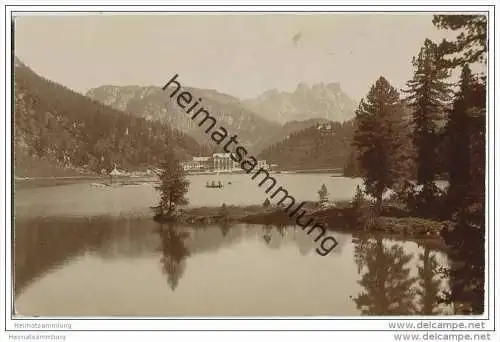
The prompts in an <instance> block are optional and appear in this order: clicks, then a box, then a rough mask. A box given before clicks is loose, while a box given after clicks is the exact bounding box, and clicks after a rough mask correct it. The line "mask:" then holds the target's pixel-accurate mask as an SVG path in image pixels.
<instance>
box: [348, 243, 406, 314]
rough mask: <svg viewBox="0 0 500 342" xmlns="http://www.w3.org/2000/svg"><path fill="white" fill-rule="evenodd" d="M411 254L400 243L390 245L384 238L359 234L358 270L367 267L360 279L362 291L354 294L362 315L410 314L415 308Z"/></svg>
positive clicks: (357, 249) (357, 248) (356, 258)
mask: <svg viewBox="0 0 500 342" xmlns="http://www.w3.org/2000/svg"><path fill="white" fill-rule="evenodd" d="M411 259H412V255H411V254H407V253H405V251H404V249H403V247H401V246H400V245H392V246H390V247H387V246H385V245H384V243H383V242H382V238H380V237H378V238H376V239H367V238H365V237H361V238H359V241H358V244H357V246H356V257H355V260H356V263H357V266H358V272H361V271H362V270H363V269H365V268H366V272H365V273H364V274H363V275H362V277H361V279H360V280H359V281H358V283H359V284H360V285H361V286H362V287H363V291H362V292H360V293H359V294H358V296H357V297H356V298H354V302H355V303H356V306H357V308H358V309H359V310H360V311H361V313H362V314H363V315H405V314H406V315H407V314H411V313H413V312H414V310H413V301H412V299H413V297H414V295H415V293H414V290H413V289H412V286H413V283H414V282H415V280H416V279H415V277H411V276H410V268H409V265H408V263H409V262H410V260H411Z"/></svg>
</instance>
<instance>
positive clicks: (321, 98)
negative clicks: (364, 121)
mask: <svg viewBox="0 0 500 342" xmlns="http://www.w3.org/2000/svg"><path fill="white" fill-rule="evenodd" d="M244 104H245V106H246V107H247V108H249V109H251V110H253V111H255V112H256V113H259V114H260V115H263V116H265V117H266V118H267V119H269V120H275V121H277V122H280V123H285V122H287V121H293V120H307V119H312V118H323V119H328V120H330V121H339V122H343V121H345V120H349V119H352V118H353V117H354V111H355V109H356V107H357V104H356V102H355V101H353V100H352V99H351V98H349V96H348V95H347V94H346V93H344V92H343V91H342V89H341V87H340V84H339V83H330V84H323V83H321V84H315V85H313V86H312V87H309V86H308V85H306V84H305V83H300V84H299V85H298V86H297V89H296V90H295V91H294V92H292V93H289V92H280V91H278V90H276V89H273V90H268V91H266V92H264V93H263V94H261V95H260V96H258V97H257V98H255V99H249V100H245V101H244Z"/></svg>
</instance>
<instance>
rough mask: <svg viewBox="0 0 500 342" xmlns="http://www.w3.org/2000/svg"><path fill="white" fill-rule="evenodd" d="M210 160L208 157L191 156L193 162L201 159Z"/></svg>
mask: <svg viewBox="0 0 500 342" xmlns="http://www.w3.org/2000/svg"><path fill="white" fill-rule="evenodd" d="M208 160H210V157H193V161H194V162H202V161H208Z"/></svg>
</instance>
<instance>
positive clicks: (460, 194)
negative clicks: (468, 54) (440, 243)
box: [446, 64, 473, 213]
mask: <svg viewBox="0 0 500 342" xmlns="http://www.w3.org/2000/svg"><path fill="white" fill-rule="evenodd" d="M472 83H473V78H472V73H471V70H470V68H469V66H468V65H467V64H466V65H465V66H464V67H463V68H462V74H461V77H460V91H459V93H458V94H457V97H456V99H455V101H454V103H453V109H452V111H451V112H450V115H449V117H448V123H447V127H446V134H447V136H448V138H449V141H450V146H449V165H448V175H449V188H448V202H449V207H450V210H451V212H452V213H453V212H455V211H456V210H458V209H459V208H460V207H461V206H462V205H464V204H465V203H464V200H465V198H466V196H467V191H468V188H469V184H470V181H471V164H470V158H471V153H470V149H471V131H470V118H469V116H468V114H467V110H468V107H470V105H471V102H472V101H471V96H472V91H473V84H472Z"/></svg>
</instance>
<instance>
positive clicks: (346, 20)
mask: <svg viewBox="0 0 500 342" xmlns="http://www.w3.org/2000/svg"><path fill="white" fill-rule="evenodd" d="M445 36H450V33H449V32H446V31H442V30H438V29H436V28H434V26H433V25H432V15H430V14H356V15H353V14H227V15H220V14H217V15H215V14H199V15H195V14H189V15H188V14H177V15H173V14H170V15H165V14H161V15H140V16H139V15H109V14H108V15H95V14H91V15H86V16H82V15H81V14H79V16H75V15H70V16H57V17H56V16H50V17H49V16H40V15H39V16H31V17H27V16H24V17H20V18H17V19H16V33H15V51H16V55H17V56H18V57H19V58H20V59H21V60H22V61H23V62H24V63H25V64H27V65H28V66H29V67H31V68H32V69H34V71H36V72H37V73H39V74H40V75H42V76H44V77H46V78H49V79H52V80H54V81H56V82H59V83H62V84H64V85H66V86H68V87H69V88H72V89H74V90H76V91H80V92H85V91H87V90H88V89H90V88H92V87H97V86H100V85H105V84H107V85H110V84H113V85H132V84H135V85H158V86H163V84H164V83H165V82H166V81H167V80H168V79H169V78H170V77H171V76H172V75H173V74H175V73H178V74H179V80H180V81H181V83H182V84H186V85H190V86H195V87H202V88H212V89H217V90H218V91H220V92H224V93H228V94H231V95H235V96H238V97H241V98H248V97H254V96H257V95H258V94H259V93H261V92H263V91H265V90H268V89H272V88H277V89H279V90H285V91H293V90H294V89H295V88H296V87H297V84H298V83H299V82H305V83H307V84H309V85H312V84H314V83H320V82H324V83H330V82H339V83H340V84H341V86H342V88H343V90H344V91H345V92H346V93H347V94H348V95H349V96H351V97H352V98H353V99H354V100H356V101H358V100H359V99H360V98H361V97H364V96H365V94H366V92H367V91H368V89H369V87H370V85H371V84H372V83H373V82H374V81H375V80H376V79H377V78H378V77H379V76H380V75H384V76H385V77H386V78H387V79H388V80H389V81H390V82H391V83H392V84H393V85H394V86H396V87H398V88H400V87H403V86H404V84H405V82H406V81H407V80H408V79H409V78H411V75H412V66H411V63H410V61H411V57H412V56H414V55H416V54H417V53H418V51H419V49H420V46H421V45H422V43H423V42H424V40H425V38H427V37H428V38H431V39H433V40H435V41H440V40H441V39H442V38H443V37H445Z"/></svg>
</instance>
